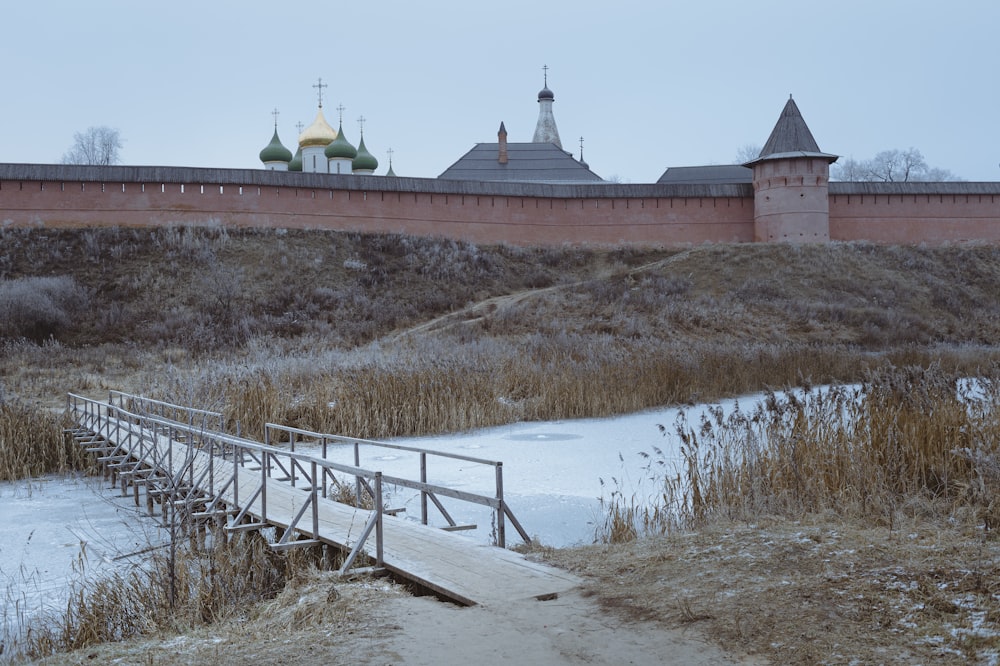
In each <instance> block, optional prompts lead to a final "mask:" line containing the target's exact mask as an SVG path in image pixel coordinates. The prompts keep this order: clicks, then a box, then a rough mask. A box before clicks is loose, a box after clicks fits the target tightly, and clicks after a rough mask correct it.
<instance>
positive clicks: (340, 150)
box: [323, 123, 358, 160]
mask: <svg viewBox="0 0 1000 666" xmlns="http://www.w3.org/2000/svg"><path fill="white" fill-rule="evenodd" d="M323 152H324V154H325V155H326V156H327V158H328V159H331V160H332V159H335V158H338V157H340V158H346V159H349V160H353V159H354V158H355V157H357V156H358V150H357V148H355V147H354V146H352V145H351V142H350V141H348V140H347V137H345V136H344V123H340V127H338V128H337V138H336V139H334V140H333V142H332V143H331V144H330V145H329V146H327V147H326V150H325V151H323Z"/></svg>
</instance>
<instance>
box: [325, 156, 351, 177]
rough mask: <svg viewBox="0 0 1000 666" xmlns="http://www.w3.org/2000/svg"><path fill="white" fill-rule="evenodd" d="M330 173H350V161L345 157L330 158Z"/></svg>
mask: <svg viewBox="0 0 1000 666" xmlns="http://www.w3.org/2000/svg"><path fill="white" fill-rule="evenodd" d="M330 173H352V171H351V160H350V159H349V158H346V157H332V158H330Z"/></svg>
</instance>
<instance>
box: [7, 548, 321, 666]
mask: <svg viewBox="0 0 1000 666" xmlns="http://www.w3.org/2000/svg"><path fill="white" fill-rule="evenodd" d="M312 555H314V554H313V553H305V552H301V551H298V552H297V551H293V552H290V553H287V554H278V553H276V552H275V551H274V550H273V549H271V547H270V546H269V545H268V544H267V542H266V540H265V539H264V537H262V536H260V535H258V534H252V533H248V534H245V535H241V536H240V537H238V538H235V539H233V540H232V541H229V542H222V541H220V542H218V543H217V544H216V545H214V546H213V547H211V548H209V549H207V550H198V549H196V548H191V547H188V546H185V547H183V548H179V549H178V550H177V555H176V558H175V560H174V561H173V562H171V561H170V558H169V556H168V555H167V554H166V553H164V552H158V553H157V554H156V555H155V556H154V557H152V558H151V561H150V562H149V563H148V564H144V565H143V566H141V567H137V568H133V569H131V570H129V571H126V572H122V573H116V574H113V575H111V576H109V577H105V578H101V579H99V580H96V581H93V582H89V583H84V584H81V585H79V586H78V587H77V588H76V589H75V590H74V591H73V593H72V594H71V596H70V599H69V601H68V602H67V605H66V608H65V611H64V612H62V613H59V614H55V615H53V616H51V617H47V618H41V619H39V620H38V621H35V622H34V623H32V624H31V626H29V627H27V628H24V629H23V630H22V635H21V636H20V637H19V642H18V644H17V645H12V646H11V647H12V649H14V650H16V651H20V652H21V653H22V654H24V655H25V656H27V657H29V658H40V657H44V656H46V655H51V654H54V653H57V652H65V651H70V650H75V649H79V648H83V647H88V646H92V645H97V644H100V643H107V642H111V641H122V640H127V639H129V638H132V637H136V636H140V635H149V634H154V633H175V632H178V631H180V632H183V631H185V630H188V629H191V628H193V627H196V626H200V625H205V624H210V623H214V622H217V621H219V620H222V619H224V618H228V617H231V616H233V615H235V614H238V613H241V612H244V611H245V610H246V609H247V608H249V607H250V606H251V605H252V604H255V603H257V602H260V601H263V600H267V599H271V598H273V597H275V596H276V595H277V594H278V593H280V592H281V591H282V590H283V589H284V587H285V584H286V583H287V582H288V581H289V580H291V579H292V578H293V577H297V576H302V575H306V574H307V572H309V571H311V570H313V569H315V568H316V567H315V565H316V563H317V560H316V559H315V558H313V557H312Z"/></svg>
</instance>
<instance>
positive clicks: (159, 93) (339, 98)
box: [0, 0, 1000, 183]
mask: <svg viewBox="0 0 1000 666" xmlns="http://www.w3.org/2000/svg"><path fill="white" fill-rule="evenodd" d="M997 26H1000V3H998V2H996V1H995V0H951V1H950V2H944V1H943V0H934V1H931V0H863V1H858V0H838V1H837V2H825V3H819V2H802V1H801V0H794V1H793V0H756V1H755V2H745V1H743V0H725V1H723V0H701V1H699V2H694V1H691V0H687V1H684V2H680V1H677V0H661V1H659V2H651V1H650V0H641V1H638V0H617V1H616V2H593V1H591V0H533V1H525V0H506V1H505V2H500V3H479V2H469V0H460V1H452V0H440V1H437V0H427V1H425V2H420V3H416V2H412V0H409V1H400V0H382V1H381V2H377V3H374V2H355V3H345V2H329V1H327V2H318V1H315V0H298V1H296V2H291V3H288V4H285V3H275V2H263V1H259V0H242V1H239V2H237V1H233V0H213V1H211V2H204V0H200V1H198V2H194V1H190V0H172V1H171V2H169V3H149V2H135V1H134V0H129V1H127V2H125V1H121V2H119V1H111V0H106V1H102V0H91V1H89V2H79V0H72V1H69V0H66V1H55V0H34V1H33V2H30V3H28V2H18V3H5V6H4V9H3V13H2V17H0V62H2V63H3V66H2V68H0V82H2V90H3V100H4V104H2V105H0V132H2V135H0V162H32V163H57V162H59V161H60V160H61V159H62V156H63V154H65V153H66V152H67V151H68V150H69V148H70V147H71V146H72V144H73V136H74V133H76V132H81V131H85V130H86V129H87V128H88V127H91V126H100V125H106V126H109V127H112V128H115V129H118V130H119V132H120V135H121V137H122V139H123V141H124V143H123V149H122V151H121V158H122V163H124V164H129V165H163V166H195V167H214V168H247V169H254V168H261V167H262V165H261V163H260V161H259V158H258V154H259V152H260V150H261V149H262V148H263V147H264V146H265V145H267V143H268V141H270V139H271V134H272V132H273V130H274V118H273V116H272V114H271V112H272V110H274V109H275V108H277V109H278V111H279V112H280V115H279V116H278V119H277V120H278V134H279V137H280V138H281V140H282V142H283V143H284V144H285V145H286V146H287V147H289V148H290V149H291V150H293V151H294V149H295V145H296V143H297V136H298V130H297V129H296V123H298V122H302V123H304V124H305V125H308V124H310V123H311V122H312V120H313V118H314V117H315V115H316V111H317V101H318V100H317V94H316V93H317V90H316V89H315V88H313V86H314V85H315V84H316V83H317V81H318V79H319V78H322V80H323V83H324V84H328V86H329V87H328V88H324V89H323V92H324V107H323V111H324V115H325V116H326V119H327V120H328V121H329V122H330V124H331V125H333V126H334V127H335V128H336V126H337V123H338V117H339V113H338V111H337V107H338V106H339V105H343V106H344V107H345V111H344V114H343V127H344V132H345V135H346V137H347V138H348V139H349V140H350V141H351V142H352V143H353V144H355V145H357V142H358V138H359V123H358V118H359V117H361V116H363V117H364V118H365V123H364V135H365V144H366V146H367V148H368V149H369V151H370V152H371V153H372V154H373V155H374V156H375V157H376V158H377V159H378V160H379V162H380V166H379V169H378V170H377V171H376V173H384V172H385V170H386V168H387V167H388V161H389V153H388V151H389V150H390V149H391V150H392V164H393V170H394V172H395V173H396V174H397V175H399V176H413V177H426V178H434V177H437V176H438V175H440V174H441V172H443V171H444V170H445V169H447V168H448V167H449V166H450V165H451V164H452V163H454V162H455V161H456V160H458V159H459V158H460V157H461V156H462V155H464V154H465V153H466V152H467V151H468V150H470V149H471V148H472V147H473V146H474V145H475V144H477V143H483V142H495V141H496V140H497V130H498V129H499V126H500V123H501V122H503V123H504V124H505V127H506V129H507V131H508V140H509V141H531V138H532V135H533V133H534V128H535V123H536V121H537V118H538V103H537V95H538V91H539V90H540V89H541V88H542V86H543V82H544V81H543V69H542V67H543V66H546V65H547V66H548V87H549V88H550V89H551V90H552V91H553V93H554V94H555V102H554V106H553V110H554V115H555V118H556V122H557V125H558V128H559V133H560V137H561V139H562V144H563V148H564V149H566V150H568V151H571V152H572V153H573V154H574V155H575V156H577V157H579V155H580V137H583V154H584V159H585V160H586V161H587V163H588V164H589V165H590V167H591V169H592V170H593V171H594V172H595V173H597V174H598V175H600V176H602V177H603V178H605V179H614V180H618V181H620V182H624V183H651V182H655V181H656V180H657V179H658V178H659V177H660V175H661V174H662V173H663V171H664V169H666V168H667V167H669V166H691V165H703V164H729V163H733V162H734V161H736V159H737V154H738V151H739V149H740V148H741V147H742V146H746V145H748V144H754V145H758V146H760V145H763V144H764V142H765V141H766V140H767V137H768V135H769V134H770V132H771V129H772V128H773V127H774V123H775V122H776V120H777V118H778V115H779V114H780V112H781V109H782V107H783V106H784V104H785V102H786V100H787V99H788V96H789V95H790V94H792V95H794V98H795V101H796V103H797V105H798V107H799V109H800V110H801V112H802V114H803V117H804V118H805V120H806V122H807V123H808V125H809V127H810V128H811V130H812V132H813V135H814V137H815V138H816V140H817V142H818V143H819V146H820V149H821V150H823V151H825V152H830V153H834V154H837V155H842V156H845V157H853V158H855V159H866V158H869V157H872V156H874V155H875V154H876V153H877V152H879V151H882V150H887V149H895V148H899V149H905V148H910V147H915V148H917V149H919V150H920V151H921V152H922V153H923V155H924V157H925V158H926V160H927V162H928V164H929V165H930V166H932V167H940V168H943V169H949V170H951V171H952V172H953V173H955V174H956V175H957V176H959V177H961V178H963V179H965V180H970V181H980V180H993V181H995V180H1000V130H998V126H1000V122H998V121H1000V114H998V112H997V111H998V108H1000V86H998V85H997V80H998V76H1000V75H998V65H1000V48H998V39H997Z"/></svg>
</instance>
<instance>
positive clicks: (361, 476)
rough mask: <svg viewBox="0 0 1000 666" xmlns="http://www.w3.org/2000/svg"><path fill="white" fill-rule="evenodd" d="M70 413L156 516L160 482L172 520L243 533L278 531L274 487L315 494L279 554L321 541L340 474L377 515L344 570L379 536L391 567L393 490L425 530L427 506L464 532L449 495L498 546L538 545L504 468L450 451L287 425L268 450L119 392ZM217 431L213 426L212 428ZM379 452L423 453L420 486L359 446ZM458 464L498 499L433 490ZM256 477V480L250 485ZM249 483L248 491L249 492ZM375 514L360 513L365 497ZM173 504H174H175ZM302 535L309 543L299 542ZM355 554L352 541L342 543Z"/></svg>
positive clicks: (215, 422) (202, 418)
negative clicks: (436, 461) (442, 473)
mask: <svg viewBox="0 0 1000 666" xmlns="http://www.w3.org/2000/svg"><path fill="white" fill-rule="evenodd" d="M67 410H68V412H69V413H70V415H71V416H72V417H73V418H74V420H75V421H76V422H77V423H78V424H79V425H80V426H82V427H84V428H86V429H88V430H90V431H92V432H94V433H97V434H98V435H100V436H101V437H102V438H103V439H104V440H105V441H106V442H108V443H110V444H108V445H107V446H106V447H105V448H103V449H102V450H101V453H100V455H101V460H102V462H105V463H106V464H108V465H109V466H113V467H114V470H115V473H116V474H117V476H118V477H119V479H120V481H121V486H122V492H123V493H125V492H126V489H127V487H128V486H129V485H131V486H132V488H133V493H134V494H135V499H136V502H137V503H138V502H139V486H140V485H143V484H146V489H147V503H148V504H149V505H150V511H152V506H151V505H152V499H151V496H150V493H151V488H150V486H151V485H152V484H153V483H154V481H153V480H152V477H155V478H156V479H157V480H156V481H155V483H157V484H159V486H160V488H159V489H158V490H156V492H157V493H161V494H163V495H165V496H166V497H165V498H164V499H162V500H161V504H162V505H163V511H164V517H166V513H167V511H168V508H169V507H171V506H172V507H189V508H190V507H192V506H194V505H195V504H197V505H199V506H200V510H198V511H191V516H192V517H196V518H210V517H213V516H225V519H226V521H227V529H228V530H230V531H241V530H250V529H260V528H262V527H266V526H269V525H272V524H273V525H277V524H278V523H273V522H271V521H270V518H269V515H268V489H269V486H270V485H271V484H274V483H282V484H290V485H291V486H292V487H294V488H299V489H304V490H306V491H307V495H306V499H305V501H304V502H303V503H302V505H301V506H300V507H299V508H298V511H297V513H296V515H294V516H293V517H292V518H291V520H290V521H288V524H287V525H282V526H283V527H284V533H283V534H282V535H281V537H280V539H278V541H277V542H276V543H274V544H272V546H273V547H275V548H277V549H283V548H290V547H295V546H302V545H310V544H313V543H319V542H320V541H321V535H320V532H319V503H320V501H329V492H328V490H329V488H330V486H331V484H332V485H334V486H336V485H342V484H343V483H344V482H343V481H342V480H341V478H339V477H338V474H339V475H341V477H342V478H346V479H353V485H354V488H353V490H354V494H355V497H354V499H355V503H356V506H358V507H359V510H361V511H370V515H369V517H368V520H367V522H366V525H365V528H364V529H363V530H362V532H361V534H359V535H358V537H357V540H356V542H355V543H354V544H353V547H352V549H351V551H350V553H349V554H348V556H347V558H346V560H345V562H344V565H343V566H342V568H341V571H345V570H346V569H347V568H349V567H350V566H351V565H352V564H353V563H354V561H355V559H356V557H357V556H358V554H359V553H360V552H361V550H362V548H363V547H364V545H365V543H366V542H367V540H368V539H369V537H370V536H371V535H372V533H373V532H374V534H375V556H374V559H375V566H376V567H382V566H383V559H382V558H383V547H384V544H383V529H382V527H383V518H384V516H385V515H386V514H392V513H394V511H393V510H391V509H387V508H386V507H385V506H384V500H383V487H384V485H385V484H391V485H395V486H400V487H405V488H411V489H414V490H417V491H419V492H420V504H421V516H420V520H421V522H422V523H423V524H425V525H426V524H428V506H429V505H428V502H430V503H433V504H434V505H435V507H436V508H437V509H438V511H439V512H440V513H441V515H442V516H443V517H444V518H445V520H446V521H447V522H448V526H447V527H445V528H444V529H447V530H452V529H463V528H466V526H461V525H457V524H456V523H455V520H454V519H453V518H452V516H451V515H450V514H449V512H448V511H447V509H446V508H445V507H444V505H443V504H442V502H441V499H440V498H441V497H449V498H454V499H457V500H460V501H464V502H470V503H473V504H478V505H482V506H487V507H489V508H490V509H492V511H493V512H494V515H495V519H496V541H497V545H499V546H500V547H506V535H505V532H506V527H505V526H506V523H507V521H509V522H510V524H511V525H513V527H514V528H515V529H516V530H517V532H518V534H519V535H520V536H521V538H522V539H524V541H525V542H526V543H527V542H530V538H529V537H528V535H527V533H526V532H525V530H524V528H523V527H522V526H521V524H520V522H518V520H517V518H516V517H515V516H514V514H513V512H512V511H511V509H510V507H509V506H508V505H507V503H506V501H505V500H504V490H503V463H501V462H499V461H491V460H484V459H481V458H473V457H470V456H463V455H458V454H452V453H444V452H437V451H431V450H428V449H421V448H417V447H411V446H403V445H398V444H390V443H386V442H377V441H371V440H364V439H358V438H350V437H343V436H338V435H331V434H324V433H316V432H311V431H307V430H302V429H298V428H291V427H289V426H282V425H278V424H272V423H269V424H266V426H265V442H264V443H263V444H261V443H260V442H256V441H253V440H249V439H246V438H243V437H239V436H236V435H230V434H227V433H225V432H222V426H223V425H224V420H223V417H222V414H221V413H219V412H211V411H208V410H200V409H194V408H190V407H182V406H179V405H173V404H170V403H167V402H163V401H158V400H152V399H149V398H145V397H142V396H136V395H132V394H128V393H122V392H118V391H112V392H111V395H110V397H109V401H108V402H106V403H105V402H102V401H99V400H94V399H90V398H86V397H83V396H80V395H76V394H73V393H70V394H68V396H67ZM210 426H211V427H210ZM280 433H283V434H284V438H287V439H288V440H289V442H290V444H291V446H290V447H288V448H283V447H281V446H274V445H272V444H277V443H279V442H278V441H275V440H280V439H282V435H281V434H280ZM297 439H298V440H299V441H309V440H311V441H314V442H315V443H317V444H318V445H319V448H320V455H318V456H317V455H312V454H309V453H303V452H301V451H299V452H297V451H295V444H294V442H295V441H296V440H297ZM331 444H337V445H341V444H351V445H352V446H353V447H354V451H353V452H354V462H355V464H354V465H349V464H343V463H337V462H333V461H331V460H329V459H328V457H327V454H328V447H329V445H331ZM361 446H374V447H380V448H386V449H395V450H399V451H409V452H413V453H416V454H418V455H419V459H420V470H419V479H408V478H402V477H392V476H385V475H384V474H383V473H382V472H381V471H373V470H369V469H365V468H362V467H361V465H360V447H361ZM435 457H441V458H451V459H457V460H462V461H465V462H470V463H474V464H479V465H487V466H491V467H493V469H494V476H495V479H496V485H495V494H494V495H493V496H489V495H481V494H477V493H471V492H465V491H460V490H455V489H453V488H448V487H445V486H441V485H435V484H431V483H428V480H427V478H428V477H427V464H428V459H429V458H430V459H433V458H435ZM248 475H249V476H252V477H253V478H254V479H255V483H252V484H249V487H250V488H252V490H251V491H250V492H249V493H248V492H247V489H248V484H246V483H245V481H246V479H247V478H249V477H248ZM241 483H243V489H242V490H241ZM366 498H367V499H368V500H369V501H370V505H371V506H372V508H371V509H362V508H360V507H361V506H362V504H364V503H365V502H364V500H365V499H366ZM167 500H169V502H168V501H167ZM296 534H300V535H302V536H304V537H305V538H304V539H296V538H293V537H294V536H295V535H296ZM342 546H344V547H349V544H342Z"/></svg>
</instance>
